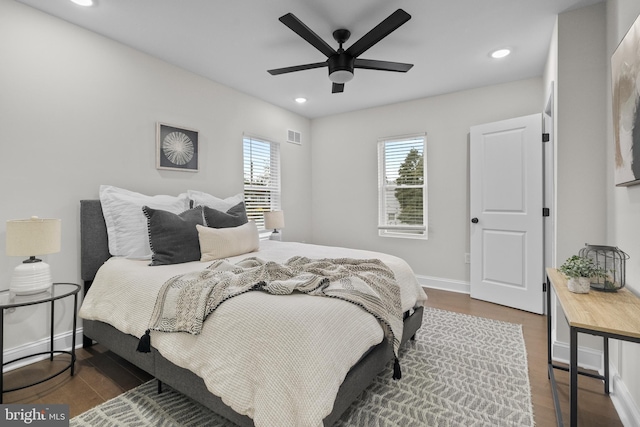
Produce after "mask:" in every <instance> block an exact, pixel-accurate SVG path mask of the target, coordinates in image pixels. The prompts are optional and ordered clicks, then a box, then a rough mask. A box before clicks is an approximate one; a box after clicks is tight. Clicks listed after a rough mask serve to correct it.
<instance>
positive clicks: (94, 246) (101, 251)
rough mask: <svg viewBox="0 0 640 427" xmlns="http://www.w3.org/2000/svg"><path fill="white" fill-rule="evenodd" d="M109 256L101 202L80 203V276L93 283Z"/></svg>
mask: <svg viewBox="0 0 640 427" xmlns="http://www.w3.org/2000/svg"><path fill="white" fill-rule="evenodd" d="M109 258H111V254H109V238H108V236H107V225H106V224H105V222H104V216H103V215H102V205H101V204H100V200H81V201H80V273H81V274H80V275H81V276H82V280H84V281H85V282H91V281H92V280H93V278H94V277H95V275H96V272H97V271H98V269H99V268H100V267H101V266H102V264H104V262H105V261H106V260H108V259H109Z"/></svg>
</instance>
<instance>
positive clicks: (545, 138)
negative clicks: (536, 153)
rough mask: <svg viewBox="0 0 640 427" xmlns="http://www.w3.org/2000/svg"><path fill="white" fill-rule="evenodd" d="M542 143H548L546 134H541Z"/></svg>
mask: <svg viewBox="0 0 640 427" xmlns="http://www.w3.org/2000/svg"><path fill="white" fill-rule="evenodd" d="M542 142H549V134H548V133H543V134H542Z"/></svg>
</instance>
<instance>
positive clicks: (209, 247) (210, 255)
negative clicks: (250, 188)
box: [196, 221, 260, 261]
mask: <svg viewBox="0 0 640 427" xmlns="http://www.w3.org/2000/svg"><path fill="white" fill-rule="evenodd" d="M196 229H197V230H198V239H199V240H200V253H201V254H202V255H201V258H200V261H214V260H216V259H222V258H227V257H230V256H235V255H242V254H246V253H249V252H253V251H256V250H258V248H259V247H260V240H259V236H258V227H257V226H256V223H255V222H253V221H249V222H247V223H246V224H243V225H240V226H238V227H229V228H211V227H203V226H202V225H196Z"/></svg>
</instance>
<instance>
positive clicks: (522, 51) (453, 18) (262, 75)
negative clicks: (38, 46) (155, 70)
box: [17, 0, 600, 118]
mask: <svg viewBox="0 0 640 427" xmlns="http://www.w3.org/2000/svg"><path fill="white" fill-rule="evenodd" d="M17 1H19V2H21V3H24V4H27V5H30V6H33V7H34V8H37V9H40V10H42V11H44V12H47V13H50V14H52V15H54V16H57V17H59V18H62V19H65V20H67V21H69V22H72V23H75V24H77V25H79V26H82V27H85V28H87V29H89V30H92V31H95V32H97V33H99V34H102V35H104V36H106V37H109V38H112V39H114V40H117V41H120V42H122V43H124V44H126V45H129V46H132V47H134V48H136V49H138V50H141V51H143V52H147V53H149V54H151V55H153V56H156V57H158V58H161V59H163V60H165V61H167V62H170V63H173V64H176V65H178V66H180V67H182V68H185V69H187V70H190V71H192V72H194V73H197V74H199V75H202V76H205V77H207V78H210V79H211V80H214V81H216V82H219V83H222V84H224V85H226V86H230V87H232V88H235V89H237V90H239V91H242V92H244V93H247V94H250V95H253V96H255V97H257V98H261V99H263V100H265V101H267V102H269V103H272V104H275V105H278V106H281V107H283V108H286V109H287V110H290V111H293V112H296V113H298V114H300V115H302V116H305V117H309V118H316V117H322V116H327V115H331V114H336V113H342V112H346V111H352V110H359V109H363V108H368V107H373V106H378V105H385V104H390V103H395V102H400V101H406V100H410V99H417V98H423V97H427V96H433V95H438V94H443V93H450V92H454V91H458V90H464V89H469V88H474V87H480V86H486V85H492V84H497V83H502V82H509V81H515V80H520V79H525V78H530V77H536V76H541V75H542V72H543V67H544V64H545V62H546V58H547V51H548V47H549V43H550V40H551V35H552V31H553V26H554V22H555V17H556V15H557V14H559V13H561V12H564V11H567V10H570V9H575V8H578V7H582V6H586V5H590V4H593V3H597V2H598V1H600V0H445V1H426V0H403V1H393V2H392V1H389V0H350V1H346V0H322V1H318V0H271V1H266V0H227V1H221V0H96V3H97V4H96V5H95V6H93V7H90V8H85V7H81V6H77V5H75V4H73V3H71V1H70V0H17ZM398 8H402V9H404V10H405V11H407V12H408V13H409V14H411V15H412V18H411V20H409V21H408V22H407V23H406V24H404V25H403V26H401V27H400V28H398V29H397V30H396V31H394V32H393V33H391V34H390V35H389V36H387V37H386V38H385V39H383V40H382V41H381V42H380V43H378V44H377V45H375V46H374V47H372V48H371V49H369V50H368V51H367V52H365V53H364V54H363V55H362V58H366V59H378V60H384V61H395V62H408V63H412V64H415V65H414V67H413V68H412V69H411V70H410V71H409V72H408V73H406V74H404V73H393V72H384V71H373V70H362V69H356V70H355V77H354V79H353V80H352V81H351V82H348V83H347V84H346V85H345V90H344V92H343V93H339V94H332V93H331V82H330V81H329V78H328V75H327V69H326V68H319V69H314V70H306V71H300V72H296V73H290V74H283V75H278V76H272V75H270V74H268V73H267V70H268V69H272V68H281V67H287V66H291V65H299V64H306V63H313V62H321V61H324V60H326V57H324V55H322V53H320V52H319V51H318V50H316V49H315V48H314V47H313V46H311V45H310V44H308V43H307V42H305V41H304V40H303V39H302V38H300V37H299V36H298V35H297V34H295V33H294V32H293V31H291V30H290V29H289V28H287V27H286V26H285V25H284V24H282V23H281V22H280V21H278V18H279V17H280V16H282V15H284V14H285V13H288V12H291V13H293V14H294V15H296V16H297V17H298V18H299V19H300V20H301V21H303V22H304V23H305V24H306V25H307V26H308V27H310V28H311V29H312V30H313V31H314V32H316V33H317V34H318V35H320V36H321V37H322V38H323V39H324V40H325V41H327V43H329V44H330V45H331V46H333V47H335V48H337V43H335V41H334V40H333V37H332V32H333V31H334V30H336V29H338V28H346V29H348V30H350V31H351V39H350V40H349V41H348V42H347V43H345V46H344V47H345V48H347V47H348V46H350V45H351V43H353V42H355V41H356V40H358V39H359V38H360V37H361V36H363V35H364V34H365V33H367V32H368V31H369V30H370V29H372V28H373V27H374V26H376V25H377V24H378V23H379V22H380V21H382V20H383V19H385V18H386V17H387V16H389V15H390V14H391V13H393V12H394V11H395V10H396V9H398ZM502 47H509V48H511V49H512V50H513V53H512V54H511V55H510V56H509V57H507V58H504V59H502V60H492V59H491V58H490V57H489V52H490V51H492V50H494V49H497V48H502ZM299 96H303V97H306V98H308V102H307V103H306V104H304V105H298V104H296V103H295V102H294V98H296V97H299Z"/></svg>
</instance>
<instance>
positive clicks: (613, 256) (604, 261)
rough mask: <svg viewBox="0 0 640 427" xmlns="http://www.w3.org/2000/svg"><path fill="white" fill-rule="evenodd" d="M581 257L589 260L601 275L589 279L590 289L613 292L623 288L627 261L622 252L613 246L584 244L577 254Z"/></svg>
mask: <svg viewBox="0 0 640 427" xmlns="http://www.w3.org/2000/svg"><path fill="white" fill-rule="evenodd" d="M578 255H580V256H581V257H584V258H590V259H591V260H593V263H594V264H595V265H596V267H598V269H599V270H600V272H601V274H598V275H596V276H594V277H592V278H591V289H595V290H598V291H605V292H615V291H617V290H618V289H622V288H624V285H625V274H626V270H625V264H626V261H627V260H628V259H629V255H627V254H626V253H625V252H624V251H622V250H620V249H618V248H617V247H615V246H598V245H590V244H586V245H585V247H584V248H582V249H580V252H579V253H578Z"/></svg>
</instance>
